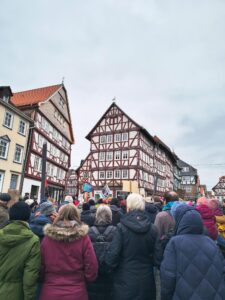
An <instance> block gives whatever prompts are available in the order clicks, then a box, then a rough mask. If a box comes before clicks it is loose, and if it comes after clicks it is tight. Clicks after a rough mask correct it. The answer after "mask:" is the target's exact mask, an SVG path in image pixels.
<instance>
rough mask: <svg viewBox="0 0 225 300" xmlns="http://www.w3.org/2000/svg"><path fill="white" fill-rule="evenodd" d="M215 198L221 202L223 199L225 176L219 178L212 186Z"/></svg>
mask: <svg viewBox="0 0 225 300" xmlns="http://www.w3.org/2000/svg"><path fill="white" fill-rule="evenodd" d="M212 190H213V192H214V194H215V198H217V199H218V200H220V201H221V202H222V201H223V199H225V176H221V177H220V178H219V182H218V183H217V184H216V185H215V186H214V187H213V188H212Z"/></svg>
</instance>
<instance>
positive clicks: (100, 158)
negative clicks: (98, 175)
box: [99, 152, 105, 161]
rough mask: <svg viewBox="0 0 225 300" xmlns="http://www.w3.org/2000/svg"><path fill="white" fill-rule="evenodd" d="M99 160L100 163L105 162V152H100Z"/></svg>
mask: <svg viewBox="0 0 225 300" xmlns="http://www.w3.org/2000/svg"><path fill="white" fill-rule="evenodd" d="M99 160H100V161H103V160H105V152H99Z"/></svg>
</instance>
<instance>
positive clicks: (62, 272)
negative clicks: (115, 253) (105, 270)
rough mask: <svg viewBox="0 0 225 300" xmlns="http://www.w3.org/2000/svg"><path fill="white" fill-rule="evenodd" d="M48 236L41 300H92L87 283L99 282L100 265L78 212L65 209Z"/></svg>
mask: <svg viewBox="0 0 225 300" xmlns="http://www.w3.org/2000/svg"><path fill="white" fill-rule="evenodd" d="M44 233H45V237H44V239H43V241H42V243H41V255H42V272H41V274H42V276H41V277H42V282H43V285H42V290H41V295H40V300H50V299H54V300H62V299H63V300H77V299H79V300H88V294H87V289H86V283H87V282H90V281H93V280H95V279H96V277H97V273H98V262H97V259H96V256H95V252H94V249H93V246H92V243H91V240H90V238H89V236H88V226H87V225H85V224H83V223H81V221H80V216H79V211H78V209H77V208H76V207H75V206H74V205H72V204H68V205H64V206H62V207H61V208H60V210H59V215H58V217H57V218H56V219H55V221H54V223H53V224H47V225H46V226H45V228H44Z"/></svg>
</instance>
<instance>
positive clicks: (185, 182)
mask: <svg viewBox="0 0 225 300" xmlns="http://www.w3.org/2000/svg"><path fill="white" fill-rule="evenodd" d="M177 163H178V166H179V167H180V168H181V189H182V190H183V191H184V194H183V198H184V200H191V201H195V200H197V198H198V197H199V196H200V189H199V187H200V179H199V176H198V171H197V169H195V168H194V167H192V166H191V165H189V164H188V163H186V162H184V161H183V160H181V159H179V160H178V162H177Z"/></svg>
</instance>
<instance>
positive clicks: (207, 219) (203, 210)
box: [196, 204, 218, 240]
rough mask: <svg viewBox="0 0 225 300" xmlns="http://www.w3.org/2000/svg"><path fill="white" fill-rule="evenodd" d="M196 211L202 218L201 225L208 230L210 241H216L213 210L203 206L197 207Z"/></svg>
mask: <svg viewBox="0 0 225 300" xmlns="http://www.w3.org/2000/svg"><path fill="white" fill-rule="evenodd" d="M196 209H197V211H198V212H199V213H200V215H201V217H202V221H203V224H204V226H205V227H206V229H207V230H208V234H209V236H210V237H211V239H213V240H216V239H217V235H218V231H217V227H216V218H215V216H214V213H213V210H212V209H211V208H210V207H208V206H207V205H205V204H201V205H197V206H196Z"/></svg>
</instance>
